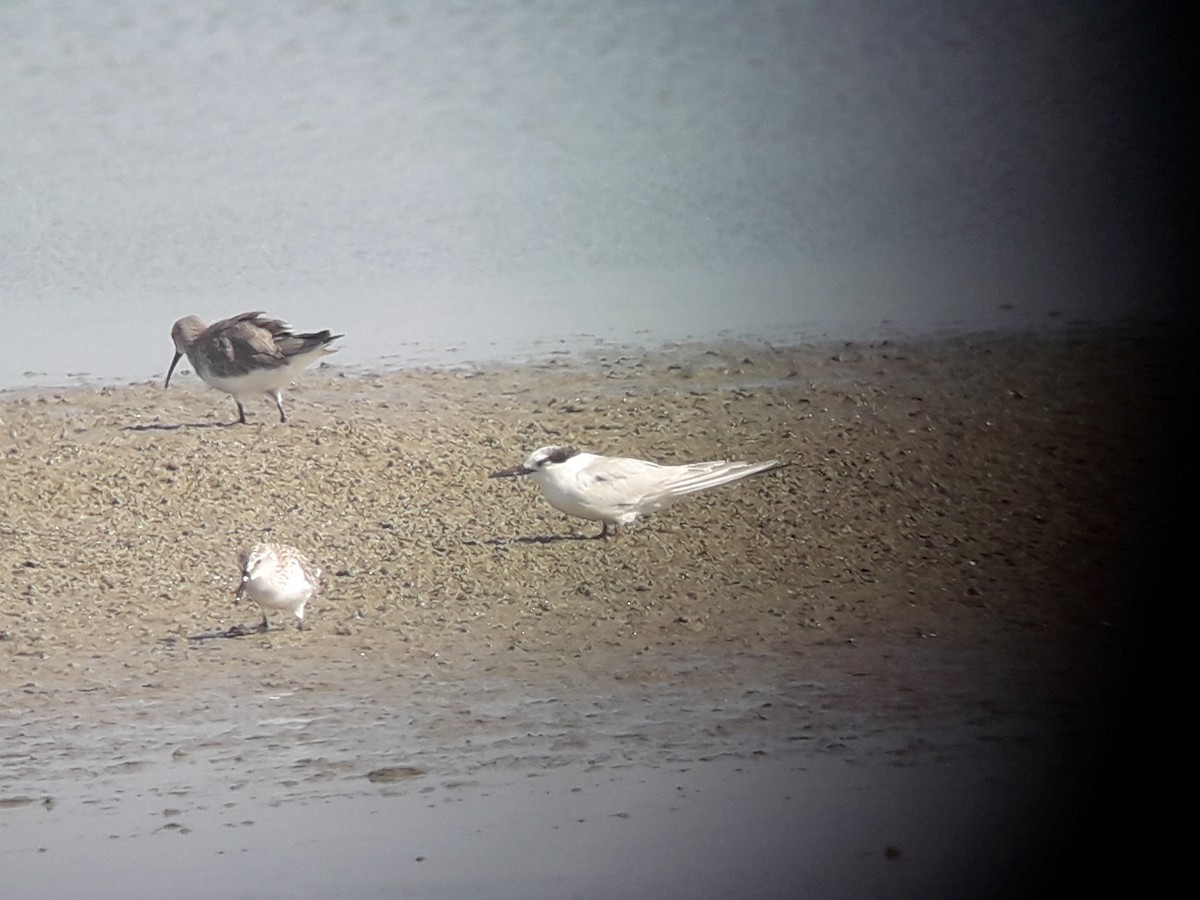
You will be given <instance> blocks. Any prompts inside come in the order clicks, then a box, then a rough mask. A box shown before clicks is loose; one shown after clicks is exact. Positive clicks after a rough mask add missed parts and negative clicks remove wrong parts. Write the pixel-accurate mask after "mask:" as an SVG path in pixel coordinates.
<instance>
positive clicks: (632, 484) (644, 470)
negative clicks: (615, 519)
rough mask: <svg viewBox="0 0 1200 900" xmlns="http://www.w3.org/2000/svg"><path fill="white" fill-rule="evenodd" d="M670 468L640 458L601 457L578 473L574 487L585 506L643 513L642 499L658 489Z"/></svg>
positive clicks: (660, 488) (665, 479)
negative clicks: (582, 498) (583, 498)
mask: <svg viewBox="0 0 1200 900" xmlns="http://www.w3.org/2000/svg"><path fill="white" fill-rule="evenodd" d="M672 468H674V467H672V466H660V465H659V464H658V463H653V462H648V461H646V460H644V459H628V458H624V457H612V456H607V457H603V456H602V457H598V458H597V459H595V460H593V461H592V462H591V463H589V464H588V465H586V466H584V467H583V468H581V469H580V470H579V472H578V474H577V475H576V479H577V481H576V486H577V488H578V489H579V491H580V494H581V495H583V496H586V498H587V503H588V505H589V506H592V507H595V508H597V509H602V510H603V509H609V510H636V511H638V512H644V511H646V510H644V509H643V501H644V499H645V497H646V496H647V495H649V494H656V493H658V492H659V491H661V490H662V488H663V486H664V485H665V484H666V483H667V480H668V479H669V478H670V473H671V470H672Z"/></svg>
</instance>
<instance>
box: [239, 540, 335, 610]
mask: <svg viewBox="0 0 1200 900" xmlns="http://www.w3.org/2000/svg"><path fill="white" fill-rule="evenodd" d="M238 565H240V566H241V569H242V582H241V584H240V585H239V586H238V589H237V593H236V594H234V596H233V603H234V605H235V606H236V605H237V604H239V603H241V602H242V600H243V599H244V598H246V597H249V598H250V599H251V600H253V601H254V602H255V603H257V604H258V605H259V606H260V607H261V608H262V614H263V619H262V623H261V624H260V625H259V626H258V630H259V631H266V630H267V628H268V627H269V626H268V625H267V613H268V611H272V610H281V611H283V612H290V613H291V614H292V615H294V616H295V617H296V621H297V627H298V628H299V629H300V630H301V631H303V630H304V607H305V605H306V604H307V603H308V601H309V600H311V599H312V598H313V597H315V596H316V595H317V591H318V590H319V588H320V583H321V582H320V579H321V570H320V569H319V568H317V567H316V566H314V565H313V564H312V563H311V562H309V561H308V559H307V558H306V557H305V556H304V554H303V553H301V552H300V551H299V550H297V549H296V548H295V547H289V546H288V545H287V544H254V545H253V546H252V547H250V548H249V549H248V550H243V551H242V552H241V553H240V554H239V555H238Z"/></svg>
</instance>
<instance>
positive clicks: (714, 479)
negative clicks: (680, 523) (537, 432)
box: [490, 447, 782, 537]
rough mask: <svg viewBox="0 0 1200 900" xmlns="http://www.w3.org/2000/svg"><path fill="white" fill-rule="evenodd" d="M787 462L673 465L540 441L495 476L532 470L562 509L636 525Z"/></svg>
mask: <svg viewBox="0 0 1200 900" xmlns="http://www.w3.org/2000/svg"><path fill="white" fill-rule="evenodd" d="M780 465H782V464H781V463H780V462H779V461H778V460H774V459H772V460H768V461H766V462H760V463H746V462H727V461H726V460H723V459H721V460H712V461H709V462H697V463H686V464H684V465H677V466H670V465H660V464H659V463H655V462H649V461H648V460H644V459H632V458H629V457H620V456H599V455H597V454H595V453H584V452H582V451H580V450H576V449H575V448H573V447H539V448H538V449H537V450H534V451H533V453H531V454H529V457H528V458H527V459H526V460H525V462H524V463H523V464H522V465H519V466H513V467H512V468H509V469H501V470H500V471H498V472H493V473H492V474H491V476H490V477H492V478H506V477H512V476H518V475H528V476H529V477H530V478H531V479H532V480H533V481H534V483H536V484H537V486H538V487H539V488H540V489H541V491H542V495H543V496H544V497H545V498H546V501H547V502H548V503H549V504H550V505H551V506H553V507H554V508H555V509H557V510H559V511H560V512H564V513H566V514H567V515H569V516H578V517H580V518H582V519H591V520H593V521H596V522H602V523H603V529H602V530H601V532H600V534H599V535H598V537H607V536H608V529H609V526H610V525H611V526H613V528H614V529H619V528H621V527H623V526H628V525H632V524H633V523H634V521H636V520H637V518H638V517H639V516H644V515H648V514H650V513H654V512H658V511H659V510H662V509H666V508H667V507H668V506H670V505H671V504H672V503H674V502H675V501H677V500H679V499H680V498H681V497H686V496H687V495H688V494H694V493H696V492H697V491H704V490H708V489H709V488H714V487H718V486H719V485H722V484H729V483H730V482H732V481H738V480H739V479H742V478H746V477H747V476H750V475H754V474H756V473H758V472H765V471H767V470H768V469H774V468H776V467H778V466H780Z"/></svg>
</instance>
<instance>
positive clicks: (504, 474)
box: [488, 466, 533, 478]
mask: <svg viewBox="0 0 1200 900" xmlns="http://www.w3.org/2000/svg"><path fill="white" fill-rule="evenodd" d="M532 474H533V469H527V468H525V467H524V466H512V467H511V468H508V469H500V470H499V471H497V472H493V473H492V474H491V475H489V476H488V478H513V477H515V476H517V475H532Z"/></svg>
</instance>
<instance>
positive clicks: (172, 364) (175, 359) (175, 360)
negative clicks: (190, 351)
mask: <svg viewBox="0 0 1200 900" xmlns="http://www.w3.org/2000/svg"><path fill="white" fill-rule="evenodd" d="M182 356H183V354H182V353H180V352H179V351H178V350H176V351H175V358H174V359H173V360H171V368H169V369H167V380H166V381H164V382H163V387H164V388H167V387H170V386H171V374H172V373H173V372H174V371H175V366H176V364H177V363H178V362H179V360H180V358H181V357H182Z"/></svg>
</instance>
